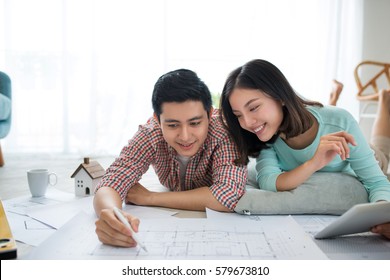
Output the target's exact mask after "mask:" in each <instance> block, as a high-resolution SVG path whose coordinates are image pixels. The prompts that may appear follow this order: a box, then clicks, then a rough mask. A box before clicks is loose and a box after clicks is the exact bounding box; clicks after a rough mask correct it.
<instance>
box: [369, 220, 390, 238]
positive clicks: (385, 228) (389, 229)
mask: <svg viewBox="0 0 390 280" xmlns="http://www.w3.org/2000/svg"><path fill="white" fill-rule="evenodd" d="M371 232H373V233H378V234H382V235H383V236H384V237H386V238H387V239H390V223H386V224H381V225H377V226H375V227H373V228H372V229H371Z"/></svg>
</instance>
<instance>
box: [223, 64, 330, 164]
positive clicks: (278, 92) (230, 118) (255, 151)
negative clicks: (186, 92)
mask: <svg viewBox="0 0 390 280" xmlns="http://www.w3.org/2000/svg"><path fill="white" fill-rule="evenodd" d="M237 88H241V89H254V90H260V91H262V92H264V93H265V94H266V95H268V96H269V97H271V98H273V99H274V100H276V101H280V102H281V103H282V104H284V106H283V121H282V124H281V125H280V127H279V131H278V133H277V134H276V135H275V136H274V137H272V138H271V139H270V140H269V141H267V142H262V141H261V140H260V139H259V138H258V137H257V136H256V135H255V134H254V133H252V132H249V131H247V130H245V129H243V128H242V127H241V126H240V124H239V122H238V120H237V117H236V116H235V115H234V114H233V110H232V107H231V106H230V102H229V97H230V95H231V93H232V92H233V90H234V89H237ZM308 105H309V106H320V107H322V106H323V105H322V104H321V103H319V102H314V101H308V100H304V99H303V98H301V97H299V96H298V95H297V94H296V93H295V91H294V89H293V88H292V87H291V85H290V83H289V82H288V81H287V79H286V77H285V76H284V75H283V73H282V72H281V71H280V70H279V69H278V68H277V67H276V66H275V65H273V64H272V63H270V62H268V61H266V60H261V59H255V60H251V61H249V62H247V63H246V64H244V65H243V66H241V67H238V68H237V69H235V70H234V71H232V72H231V73H230V74H229V76H228V78H227V80H226V82H225V85H224V87H223V90H222V95H221V99H220V109H221V112H222V114H221V118H222V121H223V123H224V124H225V126H226V127H227V129H228V130H229V132H230V134H231V136H232V138H233V140H234V141H235V143H236V145H237V146H238V149H239V152H240V158H239V159H237V160H236V163H238V164H247V163H248V161H249V159H248V157H258V156H259V154H260V151H261V150H262V149H265V148H267V143H273V142H275V140H276V139H277V137H278V136H279V134H280V133H283V134H284V135H285V136H286V138H287V139H288V138H291V137H295V136H298V135H299V134H302V133H303V132H305V131H306V130H308V129H309V128H310V127H311V126H312V122H313V120H312V116H311V113H310V112H309V111H308V110H307V109H306V106H308Z"/></svg>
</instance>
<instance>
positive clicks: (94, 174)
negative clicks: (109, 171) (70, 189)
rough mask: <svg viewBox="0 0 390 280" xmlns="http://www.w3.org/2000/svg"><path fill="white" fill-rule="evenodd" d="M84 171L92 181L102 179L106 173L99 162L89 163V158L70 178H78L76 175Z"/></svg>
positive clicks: (85, 159)
mask: <svg viewBox="0 0 390 280" xmlns="http://www.w3.org/2000/svg"><path fill="white" fill-rule="evenodd" d="M81 168H82V169H84V170H85V172H87V174H88V175H89V177H91V178H92V179H96V178H100V177H102V176H103V175H104V173H105V172H106V171H105V170H104V168H103V167H102V166H101V165H100V164H99V163H98V162H97V161H89V158H84V163H82V164H80V165H79V167H78V168H77V169H76V170H75V172H73V174H72V176H70V178H73V177H74V176H76V174H77V173H78V172H79V171H80V170H81Z"/></svg>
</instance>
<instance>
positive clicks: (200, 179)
mask: <svg viewBox="0 0 390 280" xmlns="http://www.w3.org/2000/svg"><path fill="white" fill-rule="evenodd" d="M218 114H219V113H218V111H217V110H214V113H213V115H212V117H211V121H210V125H209V131H208V135H207V137H206V140H205V142H204V144H203V146H202V147H201V148H200V149H199V151H198V152H197V153H196V154H195V155H194V156H193V157H191V159H190V161H189V163H188V166H187V170H186V175H185V182H184V185H183V186H184V187H181V186H182V184H180V172H179V163H178V159H177V153H176V151H175V150H174V149H173V148H172V147H170V146H168V144H167V142H166V141H165V140H164V138H163V135H162V132H161V129H160V126H159V124H158V122H157V121H156V120H155V119H154V118H150V119H149V120H148V122H147V123H146V124H145V125H143V126H140V127H139V130H138V132H137V133H136V134H135V135H134V137H133V138H132V139H131V140H130V141H129V143H128V145H127V146H125V147H124V148H123V149H122V151H121V154H120V155H119V157H118V158H117V159H116V160H115V161H114V162H113V163H112V164H111V166H110V167H109V168H108V169H107V171H106V173H105V175H104V176H103V178H102V180H101V181H100V183H99V185H98V186H97V187H96V190H98V189H99V188H101V187H102V186H109V187H112V188H114V189H115V190H116V191H117V192H118V193H119V194H120V196H121V198H122V200H124V199H125V198H126V195H127V192H128V190H129V189H130V188H131V187H132V186H133V185H134V184H135V183H137V182H138V181H139V180H140V179H141V177H142V175H143V174H144V173H145V172H146V171H147V170H148V169H149V166H150V165H152V166H153V168H154V170H155V172H156V174H157V176H158V179H159V180H160V183H161V184H162V185H164V186H165V187H167V188H169V189H170V190H172V191H186V190H192V189H196V188H199V187H205V186H208V187H209V188H210V191H211V192H212V194H213V195H214V197H215V198H216V199H217V200H218V201H219V202H220V203H221V204H222V205H224V206H225V207H227V208H229V209H231V210H233V209H234V207H235V206H236V204H237V202H238V200H239V198H240V197H241V196H242V195H243V194H244V192H245V185H246V180H247V169H246V166H237V165H235V164H234V160H235V159H236V158H237V157H238V152H237V148H236V146H235V145H234V143H233V141H232V140H231V139H230V137H229V134H228V132H227V131H226V130H225V128H224V127H223V125H222V123H221V121H220V119H219V116H218Z"/></svg>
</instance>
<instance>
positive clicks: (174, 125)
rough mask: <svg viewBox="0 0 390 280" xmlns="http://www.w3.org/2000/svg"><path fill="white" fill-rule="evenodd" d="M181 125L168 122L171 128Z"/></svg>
mask: <svg viewBox="0 0 390 280" xmlns="http://www.w3.org/2000/svg"><path fill="white" fill-rule="evenodd" d="M178 126H179V125H177V124H168V127H169V128H176V127H178Z"/></svg>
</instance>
